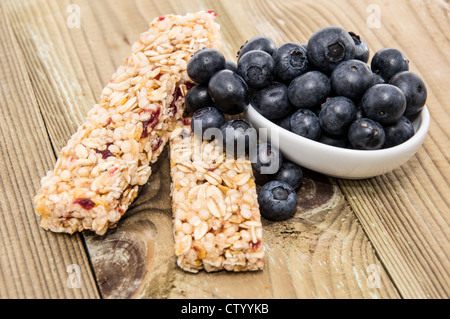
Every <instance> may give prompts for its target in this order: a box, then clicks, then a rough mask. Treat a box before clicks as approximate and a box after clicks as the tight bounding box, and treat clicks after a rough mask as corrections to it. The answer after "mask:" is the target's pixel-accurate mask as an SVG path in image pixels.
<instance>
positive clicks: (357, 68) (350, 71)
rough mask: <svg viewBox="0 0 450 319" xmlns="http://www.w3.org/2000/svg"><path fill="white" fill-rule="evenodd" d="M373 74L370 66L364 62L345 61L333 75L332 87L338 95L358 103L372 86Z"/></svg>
mask: <svg viewBox="0 0 450 319" xmlns="http://www.w3.org/2000/svg"><path fill="white" fill-rule="evenodd" d="M372 74H373V73H372V71H371V70H370V68H369V66H368V65H367V64H366V63H364V62H362V61H359V60H348V61H344V62H342V63H340V64H339V65H338V66H336V68H335V69H334V70H333V72H332V73H331V77H330V79H331V87H332V88H333V90H334V92H335V93H336V94H337V95H342V96H346V97H348V98H349V99H352V100H355V101H357V100H360V99H361V97H362V96H363V95H364V93H365V92H366V90H367V89H368V88H369V87H370V86H372V83H373V75H372Z"/></svg>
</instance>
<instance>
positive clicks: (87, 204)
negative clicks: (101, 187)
mask: <svg viewBox="0 0 450 319" xmlns="http://www.w3.org/2000/svg"><path fill="white" fill-rule="evenodd" d="M73 203H74V204H78V205H80V206H81V207H83V208H84V209H86V210H91V209H92V208H94V207H95V203H94V202H93V201H92V200H90V199H89V198H77V199H75V200H74V201H73Z"/></svg>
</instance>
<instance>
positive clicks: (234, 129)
mask: <svg viewBox="0 0 450 319" xmlns="http://www.w3.org/2000/svg"><path fill="white" fill-rule="evenodd" d="M220 129H221V131H222V136H223V145H224V149H225V150H226V152H227V156H231V155H232V154H233V155H234V156H233V157H234V158H238V157H244V156H245V154H248V153H249V151H250V148H251V147H252V146H256V143H257V134H256V130H255V129H254V128H253V126H252V125H251V124H250V123H249V122H247V121H246V120H245V119H242V118H237V119H232V120H229V121H228V122H226V123H225V124H224V125H222V127H221V128H220ZM233 157H232V158H233Z"/></svg>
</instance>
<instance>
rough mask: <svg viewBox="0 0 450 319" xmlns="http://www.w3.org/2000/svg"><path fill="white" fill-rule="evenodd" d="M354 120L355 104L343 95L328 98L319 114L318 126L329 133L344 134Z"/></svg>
mask: <svg viewBox="0 0 450 319" xmlns="http://www.w3.org/2000/svg"><path fill="white" fill-rule="evenodd" d="M355 120H356V107H355V104H354V103H353V102H352V101H351V100H350V99H348V98H346V97H344V96H338V97H332V98H330V99H328V100H327V101H326V102H325V103H324V104H323V106H322V110H321V111H320V114H319V123H320V127H321V128H322V130H324V131H325V132H327V133H328V134H331V135H343V134H345V133H346V132H347V129H348V127H349V126H350V124H352V123H353V122H354V121H355Z"/></svg>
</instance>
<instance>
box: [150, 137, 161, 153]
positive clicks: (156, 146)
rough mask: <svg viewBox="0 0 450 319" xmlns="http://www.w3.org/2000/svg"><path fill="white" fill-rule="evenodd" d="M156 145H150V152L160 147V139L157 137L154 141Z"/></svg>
mask: <svg viewBox="0 0 450 319" xmlns="http://www.w3.org/2000/svg"><path fill="white" fill-rule="evenodd" d="M156 141H157V142H156V144H153V143H152V151H153V152H154V151H156V150H157V149H158V148H159V147H160V146H161V144H162V142H163V141H162V139H160V138H159V137H157V139H156Z"/></svg>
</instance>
